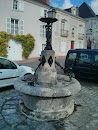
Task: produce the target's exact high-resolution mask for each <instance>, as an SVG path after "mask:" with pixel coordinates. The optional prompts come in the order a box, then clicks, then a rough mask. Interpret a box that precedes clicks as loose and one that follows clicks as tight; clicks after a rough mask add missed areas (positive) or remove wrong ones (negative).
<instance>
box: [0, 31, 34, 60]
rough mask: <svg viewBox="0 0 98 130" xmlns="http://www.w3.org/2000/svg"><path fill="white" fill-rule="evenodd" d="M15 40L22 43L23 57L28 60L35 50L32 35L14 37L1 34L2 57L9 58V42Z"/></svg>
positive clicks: (0, 52) (0, 51)
mask: <svg viewBox="0 0 98 130" xmlns="http://www.w3.org/2000/svg"><path fill="white" fill-rule="evenodd" d="M10 38H13V39H15V40H17V41H20V42H22V48H23V52H22V56H23V57H25V58H28V56H29V55H30V53H31V52H32V51H33V50H34V47H35V39H34V37H33V36H32V35H31V34H27V35H12V34H7V33H6V32H0V56H3V57H7V53H8V52H7V47H8V44H7V43H8V41H9V40H10Z"/></svg>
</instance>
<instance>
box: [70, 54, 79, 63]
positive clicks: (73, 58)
mask: <svg viewBox="0 0 98 130" xmlns="http://www.w3.org/2000/svg"><path fill="white" fill-rule="evenodd" d="M76 56H77V53H70V54H69V57H68V61H71V62H74V61H75V59H76Z"/></svg>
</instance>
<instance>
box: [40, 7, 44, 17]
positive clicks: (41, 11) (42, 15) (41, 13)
mask: <svg viewBox="0 0 98 130" xmlns="http://www.w3.org/2000/svg"><path fill="white" fill-rule="evenodd" d="M40 16H41V17H44V9H43V8H41V10H40Z"/></svg>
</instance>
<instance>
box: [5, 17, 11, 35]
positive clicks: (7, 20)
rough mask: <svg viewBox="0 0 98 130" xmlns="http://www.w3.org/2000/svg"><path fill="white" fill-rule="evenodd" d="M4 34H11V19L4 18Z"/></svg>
mask: <svg viewBox="0 0 98 130" xmlns="http://www.w3.org/2000/svg"><path fill="white" fill-rule="evenodd" d="M6 32H7V33H11V18H6Z"/></svg>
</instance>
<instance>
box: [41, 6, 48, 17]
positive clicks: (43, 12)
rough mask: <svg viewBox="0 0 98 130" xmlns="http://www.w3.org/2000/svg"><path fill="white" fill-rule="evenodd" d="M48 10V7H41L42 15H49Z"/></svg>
mask: <svg viewBox="0 0 98 130" xmlns="http://www.w3.org/2000/svg"><path fill="white" fill-rule="evenodd" d="M47 12H48V10H47V9H44V8H41V10H40V16H41V17H47V15H48V14H47Z"/></svg>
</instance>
